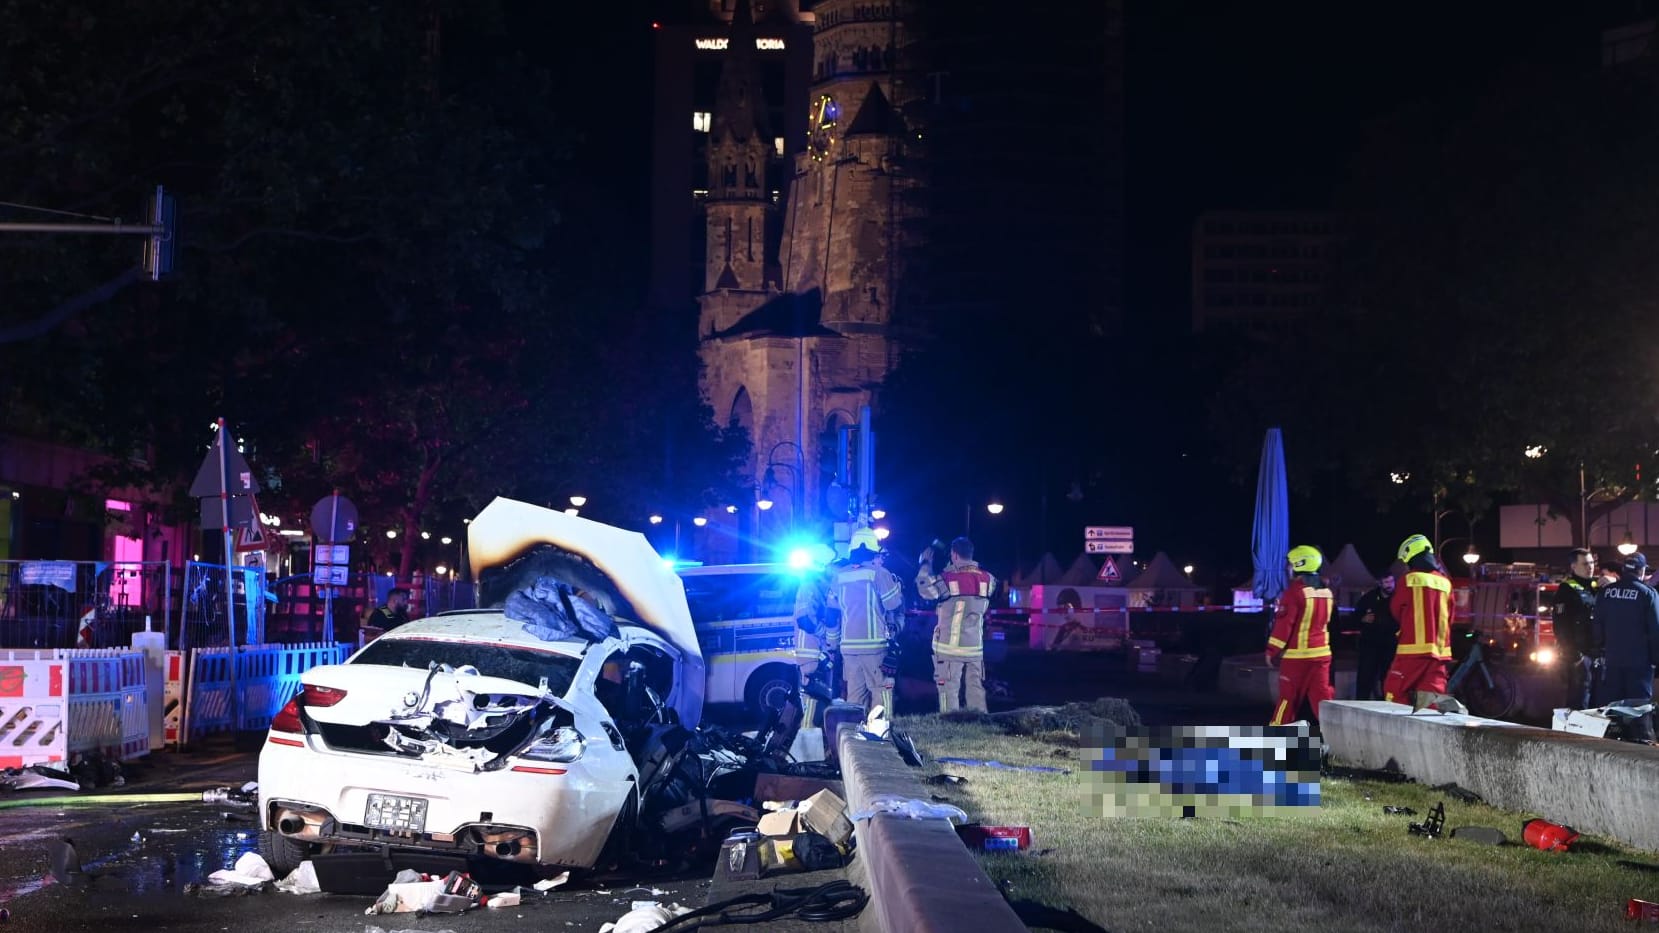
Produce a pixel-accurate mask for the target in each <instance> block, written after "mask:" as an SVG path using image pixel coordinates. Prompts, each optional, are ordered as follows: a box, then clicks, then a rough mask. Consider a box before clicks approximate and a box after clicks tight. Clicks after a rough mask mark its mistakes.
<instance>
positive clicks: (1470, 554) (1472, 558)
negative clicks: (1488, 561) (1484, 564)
mask: <svg viewBox="0 0 1659 933" xmlns="http://www.w3.org/2000/svg"><path fill="white" fill-rule="evenodd" d="M1463 562H1464V563H1465V564H1468V565H1469V566H1471V567H1473V566H1474V565H1476V564H1478V563H1480V552H1479V551H1477V550H1475V546H1474V545H1473V544H1471V545H1469V549H1468V550H1467V551H1464V552H1463Z"/></svg>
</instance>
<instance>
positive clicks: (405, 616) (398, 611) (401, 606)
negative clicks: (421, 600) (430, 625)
mask: <svg viewBox="0 0 1659 933" xmlns="http://www.w3.org/2000/svg"><path fill="white" fill-rule="evenodd" d="M408 621H409V589H408V588H407V587H402V586H394V587H392V589H391V590H390V591H389V592H387V594H386V604H385V605H384V606H379V607H377V608H375V609H371V610H369V614H368V617H367V618H365V619H364V620H363V625H364V626H366V627H368V628H373V629H377V630H378V631H376V632H375V633H374V634H376V635H379V634H380V633H381V632H389V631H391V630H392V629H395V628H397V627H398V626H400V625H402V624H403V623H405V622H408Z"/></svg>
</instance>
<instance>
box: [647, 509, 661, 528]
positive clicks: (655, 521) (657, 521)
mask: <svg viewBox="0 0 1659 933" xmlns="http://www.w3.org/2000/svg"><path fill="white" fill-rule="evenodd" d="M646 521H649V522H650V523H651V524H653V525H660V524H662V516H661V515H658V514H656V513H654V512H653V513H652V514H651V517H650V518H648V519H646Z"/></svg>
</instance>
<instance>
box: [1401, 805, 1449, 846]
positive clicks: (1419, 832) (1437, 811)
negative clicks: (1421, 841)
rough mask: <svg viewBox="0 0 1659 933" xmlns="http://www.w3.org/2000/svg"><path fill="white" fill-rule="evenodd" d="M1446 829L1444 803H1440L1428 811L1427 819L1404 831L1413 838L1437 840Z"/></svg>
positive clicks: (1413, 824)
mask: <svg viewBox="0 0 1659 933" xmlns="http://www.w3.org/2000/svg"><path fill="white" fill-rule="evenodd" d="M1445 828H1446V803H1445V801H1441V802H1440V803H1437V804H1435V805H1434V808H1433V809H1431V810H1430V811H1429V815H1428V818H1427V819H1425V820H1423V822H1421V823H1412V824H1411V825H1410V826H1407V827H1406V831H1407V832H1409V833H1411V834H1412V835H1413V836H1423V837H1425V838H1428V839H1438V838H1439V837H1440V834H1441V833H1442V832H1443V831H1444V830H1445Z"/></svg>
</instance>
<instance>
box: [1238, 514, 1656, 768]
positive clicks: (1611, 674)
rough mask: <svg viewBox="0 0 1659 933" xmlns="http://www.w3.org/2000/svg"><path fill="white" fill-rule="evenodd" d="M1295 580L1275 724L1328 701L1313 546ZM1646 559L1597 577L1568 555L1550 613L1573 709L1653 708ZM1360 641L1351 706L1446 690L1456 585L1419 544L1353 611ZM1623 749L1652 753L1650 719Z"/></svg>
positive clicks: (1407, 549)
mask: <svg viewBox="0 0 1659 933" xmlns="http://www.w3.org/2000/svg"><path fill="white" fill-rule="evenodd" d="M1286 563H1287V564H1288V567H1289V570H1290V574H1291V579H1290V583H1289V585H1288V586H1287V587H1286V589H1285V591H1284V593H1283V594H1282V595H1281V596H1280V597H1279V600H1278V606H1277V608H1276V610H1275V612H1274V616H1273V630H1272V634H1271V635H1270V636H1269V637H1268V642H1267V651H1266V660H1267V663H1268V664H1269V665H1274V666H1277V667H1278V669H1279V702H1278V704H1277V706H1275V708H1274V711H1273V718H1272V720H1271V723H1270V724H1271V725H1284V724H1286V723H1288V722H1291V721H1293V720H1296V719H1298V718H1300V717H1301V712H1302V709H1303V707H1304V705H1305V706H1306V707H1307V708H1308V709H1309V710H1310V711H1311V716H1309V717H1308V718H1309V719H1310V720H1311V722H1313V723H1314V724H1316V725H1317V723H1318V721H1319V706H1320V704H1321V703H1323V702H1324V701H1325V700H1329V699H1331V698H1332V697H1333V696H1334V688H1333V684H1334V679H1333V677H1332V673H1331V645H1330V625H1331V622H1332V621H1333V620H1334V619H1335V618H1336V600H1335V598H1334V596H1333V595H1332V591H1331V588H1330V586H1329V585H1328V584H1327V582H1326V581H1325V579H1324V578H1323V577H1322V576H1321V575H1320V573H1319V570H1320V567H1321V566H1322V564H1323V563H1324V558H1323V555H1321V554H1320V552H1319V550H1318V549H1317V548H1313V547H1309V546H1306V545H1302V546H1298V547H1294V548H1291V550H1290V552H1289V553H1288V554H1287V555H1286ZM1648 575H1649V574H1648V564H1647V558H1646V557H1645V556H1644V555H1642V554H1640V553H1633V554H1630V555H1628V556H1626V557H1624V558H1623V560H1622V562H1621V564H1620V566H1619V567H1618V570H1617V573H1616V574H1615V575H1612V576H1610V577H1608V576H1604V575H1601V574H1598V573H1597V560H1596V555H1595V553H1594V552H1593V551H1591V550H1589V549H1588V548H1577V549H1575V550H1574V551H1573V552H1572V554H1571V561H1570V563H1569V567H1568V571H1567V574H1566V575H1565V576H1564V577H1563V578H1562V579H1561V581H1560V584H1559V585H1558V586H1557V588H1556V591H1555V596H1554V602H1553V604H1552V605H1551V606H1550V615H1551V618H1552V620H1553V622H1554V629H1555V640H1556V663H1557V664H1558V666H1559V669H1560V671H1561V676H1562V679H1563V681H1564V685H1565V687H1566V702H1567V705H1568V706H1569V707H1571V708H1573V709H1588V708H1591V707H1592V706H1607V705H1611V704H1626V703H1628V704H1631V705H1637V706H1639V705H1641V704H1644V703H1650V702H1651V701H1652V699H1653V677H1654V670H1655V666H1656V665H1659V593H1656V592H1655V590H1654V589H1653V587H1652V586H1650V585H1649V584H1648V583H1647V579H1648ZM1354 616H1355V618H1356V619H1357V620H1358V629H1359V634H1358V638H1357V639H1356V646H1357V649H1358V664H1357V669H1356V677H1355V699H1360V700H1378V699H1380V700H1386V701H1390V702H1398V703H1406V704H1410V703H1412V702H1413V700H1414V698H1415V697H1416V696H1417V695H1418V693H1419V692H1427V693H1433V694H1438V693H1444V692H1445V691H1446V677H1447V667H1448V664H1449V662H1450V661H1451V659H1452V651H1451V634H1452V625H1453V623H1454V621H1455V619H1454V616H1455V611H1454V600H1453V598H1452V583H1451V579H1450V578H1449V577H1448V576H1447V574H1446V570H1445V568H1444V567H1443V566H1442V565H1441V563H1440V560H1439V558H1438V557H1437V556H1436V555H1435V553H1434V547H1433V545H1432V544H1431V543H1430V542H1429V540H1428V538H1426V537H1424V536H1423V535H1412V536H1411V537H1409V538H1407V539H1406V540H1405V541H1404V542H1402V543H1401V545H1400V547H1399V550H1398V552H1397V553H1396V560H1395V562H1394V564H1393V565H1392V566H1391V567H1390V568H1389V572H1388V573H1387V574H1386V575H1384V576H1383V577H1382V578H1381V579H1380V580H1378V582H1377V586H1376V587H1375V588H1374V589H1372V590H1370V591H1368V592H1366V593H1365V594H1364V595H1363V596H1361V597H1360V599H1359V601H1358V602H1357V603H1356V604H1355V605H1354ZM1621 738H1623V739H1624V740H1626V741H1631V742H1639V743H1643V744H1654V742H1653V738H1654V731H1653V721H1652V714H1651V713H1650V714H1647V715H1643V716H1638V717H1635V718H1633V719H1631V720H1630V722H1629V723H1628V724H1627V725H1626V726H1625V727H1624V729H1623V730H1622V735H1621Z"/></svg>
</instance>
